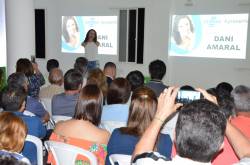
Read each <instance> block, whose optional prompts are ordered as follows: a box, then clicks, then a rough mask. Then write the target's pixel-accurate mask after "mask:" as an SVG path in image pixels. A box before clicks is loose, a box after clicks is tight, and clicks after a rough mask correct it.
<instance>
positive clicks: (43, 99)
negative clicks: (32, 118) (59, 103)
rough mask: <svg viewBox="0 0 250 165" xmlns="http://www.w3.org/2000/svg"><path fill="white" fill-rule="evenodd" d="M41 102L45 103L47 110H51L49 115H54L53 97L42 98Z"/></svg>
mask: <svg viewBox="0 0 250 165" xmlns="http://www.w3.org/2000/svg"><path fill="white" fill-rule="evenodd" d="M41 103H42V104H43V106H44V108H45V109H46V111H48V112H49V115H50V116H52V110H51V109H52V108H51V98H41Z"/></svg>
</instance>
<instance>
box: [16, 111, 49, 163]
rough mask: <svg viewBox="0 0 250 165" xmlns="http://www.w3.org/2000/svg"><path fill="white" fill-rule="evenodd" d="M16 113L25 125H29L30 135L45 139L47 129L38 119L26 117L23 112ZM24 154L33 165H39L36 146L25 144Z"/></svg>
mask: <svg viewBox="0 0 250 165" xmlns="http://www.w3.org/2000/svg"><path fill="white" fill-rule="evenodd" d="M14 113H15V114H16V115H17V116H18V117H20V118H21V119H23V121H24V123H25V124H26V125H27V128H28V134H29V135H33V136H36V137H38V138H43V137H45V135H46V128H45V126H44V125H43V124H42V122H41V120H40V119H39V118H38V117H36V116H34V117H31V116H26V115H24V114H23V113H21V112H14ZM22 154H23V155H24V156H25V157H27V158H28V159H29V160H30V162H31V164H32V165H34V164H37V157H36V155H37V154H36V146H35V145H34V144H32V143H30V142H25V144H24V148H23V151H22Z"/></svg>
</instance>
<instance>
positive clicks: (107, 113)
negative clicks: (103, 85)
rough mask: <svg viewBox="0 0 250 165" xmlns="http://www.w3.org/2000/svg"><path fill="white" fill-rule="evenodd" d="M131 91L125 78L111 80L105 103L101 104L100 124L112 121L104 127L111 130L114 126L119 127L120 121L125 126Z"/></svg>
mask: <svg viewBox="0 0 250 165" xmlns="http://www.w3.org/2000/svg"><path fill="white" fill-rule="evenodd" d="M130 93H131V87H130V84H129V82H128V80H126V79H125V78H116V79H115V80H113V81H112V83H111V85H110V87H109V89H108V95H107V104H108V105H105V106H103V111H102V119H101V121H102V124H104V125H105V123H103V122H105V121H106V122H113V124H111V123H109V125H105V128H106V129H107V127H109V129H108V131H109V132H112V131H113V129H114V128H117V127H119V126H120V125H117V124H118V123H122V124H124V125H122V126H126V123H127V121H128V111H129V110H128V109H129V105H128V104H127V102H128V100H129V98H130Z"/></svg>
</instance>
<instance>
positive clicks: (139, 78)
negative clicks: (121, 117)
mask: <svg viewBox="0 0 250 165" xmlns="http://www.w3.org/2000/svg"><path fill="white" fill-rule="evenodd" d="M126 79H127V80H128V81H129V83H130V85H131V90H132V92H133V91H134V90H135V89H136V88H138V87H141V86H143V85H144V76H143V74H142V72H140V71H138V70H135V71H132V72H129V74H128V75H127V77H126Z"/></svg>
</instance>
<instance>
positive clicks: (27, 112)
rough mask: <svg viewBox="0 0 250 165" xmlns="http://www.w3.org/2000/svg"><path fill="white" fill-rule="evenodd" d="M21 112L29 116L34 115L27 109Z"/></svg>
mask: <svg viewBox="0 0 250 165" xmlns="http://www.w3.org/2000/svg"><path fill="white" fill-rule="evenodd" d="M23 114H24V115H26V116H31V117H33V116H36V115H35V114H34V113H32V112H30V111H27V110H25V111H24V112H23Z"/></svg>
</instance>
